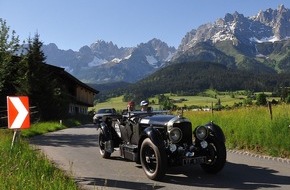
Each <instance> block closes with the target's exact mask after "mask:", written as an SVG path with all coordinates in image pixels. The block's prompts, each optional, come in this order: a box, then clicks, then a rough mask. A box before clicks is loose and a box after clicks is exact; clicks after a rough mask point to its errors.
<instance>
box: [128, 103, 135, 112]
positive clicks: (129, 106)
mask: <svg viewBox="0 0 290 190" xmlns="http://www.w3.org/2000/svg"><path fill="white" fill-rule="evenodd" d="M127 111H128V112H131V111H135V102H133V101H130V102H128V105H127Z"/></svg>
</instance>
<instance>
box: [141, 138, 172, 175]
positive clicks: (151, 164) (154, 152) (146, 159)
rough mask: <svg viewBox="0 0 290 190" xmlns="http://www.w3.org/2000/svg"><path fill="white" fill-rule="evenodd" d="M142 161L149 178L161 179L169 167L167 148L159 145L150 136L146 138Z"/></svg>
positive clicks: (142, 146) (142, 149)
mask: <svg viewBox="0 0 290 190" xmlns="http://www.w3.org/2000/svg"><path fill="white" fill-rule="evenodd" d="M140 161H141V165H142V168H143V170H144V172H145V174H146V176H147V177H148V178H149V179H152V180H156V181H159V180H161V179H162V178H163V177H164V175H165V172H166V167H167V156H166V152H165V149H161V148H159V147H157V146H156V145H155V144H154V143H153V142H152V141H151V139H150V138H146V139H145V140H144V141H143V142H142V145H141V149H140Z"/></svg>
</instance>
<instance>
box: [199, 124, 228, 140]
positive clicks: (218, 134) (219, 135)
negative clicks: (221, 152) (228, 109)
mask: <svg viewBox="0 0 290 190" xmlns="http://www.w3.org/2000/svg"><path fill="white" fill-rule="evenodd" d="M204 126H205V127H206V128H207V129H208V130H209V132H210V133H211V134H213V135H214V136H215V138H216V139H218V140H220V141H221V142H226V138H225V135H224V133H223V131H222V129H221V127H220V126H218V125H216V124H215V123H213V122H209V123H207V124H205V125H204Z"/></svg>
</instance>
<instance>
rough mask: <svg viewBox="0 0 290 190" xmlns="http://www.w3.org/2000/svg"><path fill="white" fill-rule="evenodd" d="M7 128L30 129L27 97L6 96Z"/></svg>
mask: <svg viewBox="0 0 290 190" xmlns="http://www.w3.org/2000/svg"><path fill="white" fill-rule="evenodd" d="M7 112H8V128H10V129H27V128H29V127H30V117H29V100H28V97H27V96H7Z"/></svg>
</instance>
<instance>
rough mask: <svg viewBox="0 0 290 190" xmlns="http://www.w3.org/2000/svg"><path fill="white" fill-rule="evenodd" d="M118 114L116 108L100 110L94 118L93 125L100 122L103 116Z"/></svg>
mask: <svg viewBox="0 0 290 190" xmlns="http://www.w3.org/2000/svg"><path fill="white" fill-rule="evenodd" d="M116 113H117V111H116V109H115V108H100V109H98V111H97V112H96V113H95V115H94V117H93V123H94V124H96V121H99V120H100V119H101V118H103V116H106V115H116Z"/></svg>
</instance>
